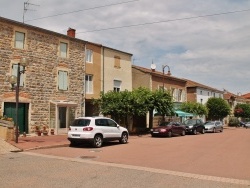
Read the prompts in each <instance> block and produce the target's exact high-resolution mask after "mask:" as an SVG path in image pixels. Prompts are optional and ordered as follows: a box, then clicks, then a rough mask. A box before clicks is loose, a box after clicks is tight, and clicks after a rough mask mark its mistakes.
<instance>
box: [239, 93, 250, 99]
mask: <svg viewBox="0 0 250 188" xmlns="http://www.w3.org/2000/svg"><path fill="white" fill-rule="evenodd" d="M241 96H242V97H244V98H245V99H250V93H246V94H244V95H241Z"/></svg>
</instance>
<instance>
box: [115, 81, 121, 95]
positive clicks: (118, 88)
mask: <svg viewBox="0 0 250 188" xmlns="http://www.w3.org/2000/svg"><path fill="white" fill-rule="evenodd" d="M121 83H122V82H121V81H119V80H114V91H115V92H119V91H120V90H121Z"/></svg>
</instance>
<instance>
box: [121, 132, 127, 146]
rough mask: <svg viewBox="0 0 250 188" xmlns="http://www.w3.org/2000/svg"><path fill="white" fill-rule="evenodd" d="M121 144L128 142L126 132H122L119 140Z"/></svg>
mask: <svg viewBox="0 0 250 188" xmlns="http://www.w3.org/2000/svg"><path fill="white" fill-rule="evenodd" d="M119 141H120V143H121V144H126V143H127V142H128V134H127V133H122V137H121V139H120V140H119Z"/></svg>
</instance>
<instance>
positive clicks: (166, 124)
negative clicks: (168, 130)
mask: <svg viewBox="0 0 250 188" xmlns="http://www.w3.org/2000/svg"><path fill="white" fill-rule="evenodd" d="M170 125H172V123H171V122H162V123H161V124H160V126H170Z"/></svg>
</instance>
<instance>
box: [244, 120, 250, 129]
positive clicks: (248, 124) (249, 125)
mask: <svg viewBox="0 0 250 188" xmlns="http://www.w3.org/2000/svg"><path fill="white" fill-rule="evenodd" d="M245 127H246V129H248V128H250V121H249V122H247V123H246V124H245Z"/></svg>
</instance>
